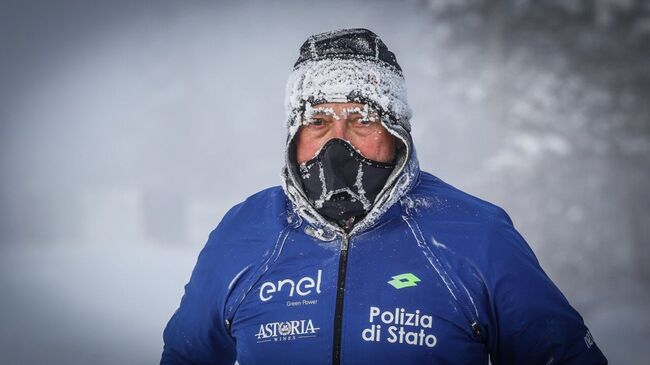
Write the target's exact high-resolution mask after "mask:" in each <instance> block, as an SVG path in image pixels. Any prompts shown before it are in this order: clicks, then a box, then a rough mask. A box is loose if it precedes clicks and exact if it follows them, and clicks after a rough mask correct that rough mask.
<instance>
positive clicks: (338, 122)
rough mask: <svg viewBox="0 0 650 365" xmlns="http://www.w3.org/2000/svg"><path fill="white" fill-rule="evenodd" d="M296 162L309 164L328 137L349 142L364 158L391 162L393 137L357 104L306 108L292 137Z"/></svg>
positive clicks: (370, 110) (369, 111) (374, 115)
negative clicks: (294, 140)
mask: <svg viewBox="0 0 650 365" xmlns="http://www.w3.org/2000/svg"><path fill="white" fill-rule="evenodd" d="M296 138H297V141H296V160H297V162H298V163H299V164H301V163H303V162H305V161H309V160H311V159H312V158H314V156H315V155H316V153H317V152H318V151H319V150H320V148H321V147H322V146H323V145H324V144H325V143H327V141H329V140H330V139H332V138H340V139H342V140H345V141H348V142H350V143H351V144H352V145H353V146H354V147H355V148H356V149H357V150H358V151H359V152H360V153H361V154H362V155H363V156H364V157H366V158H368V159H370V160H375V161H380V162H391V161H393V159H394V158H395V147H396V142H395V137H393V136H392V135H391V134H390V133H389V132H388V131H387V130H386V128H384V126H383V125H382V124H381V122H380V119H379V114H378V112H377V111H375V110H374V109H373V108H371V107H369V106H367V105H366V104H360V103H324V104H317V105H314V106H312V107H311V108H309V107H308V108H307V110H306V111H305V114H304V116H303V120H302V125H301V127H300V129H299V130H298V134H297V136H296Z"/></svg>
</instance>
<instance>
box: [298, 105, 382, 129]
mask: <svg viewBox="0 0 650 365" xmlns="http://www.w3.org/2000/svg"><path fill="white" fill-rule="evenodd" d="M354 116H359V119H356V120H355V121H356V122H362V123H364V124H369V123H372V122H376V121H379V120H380V116H379V112H378V111H377V110H376V109H375V108H373V107H371V106H369V105H368V104H364V105H363V107H358V106H356V107H350V108H345V109H343V112H342V114H341V115H338V114H337V113H336V112H335V111H334V109H332V108H325V107H319V106H312V105H311V104H310V103H305V112H304V113H303V118H302V122H301V125H314V124H315V125H319V124H320V123H321V122H322V121H323V120H322V117H330V118H333V119H334V120H341V119H344V120H345V119H348V118H350V117H354ZM319 117H320V118H319Z"/></svg>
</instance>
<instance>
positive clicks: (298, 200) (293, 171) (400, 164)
mask: <svg viewBox="0 0 650 365" xmlns="http://www.w3.org/2000/svg"><path fill="white" fill-rule="evenodd" d="M386 119H389V117H388V116H387V115H382V121H381V123H382V125H383V126H384V127H385V128H386V129H387V130H388V131H389V132H390V133H391V134H392V135H393V136H395V137H397V138H398V139H399V140H400V141H401V142H402V143H403V144H404V148H401V149H400V150H399V151H398V156H397V163H396V166H395V169H394V170H393V172H392V173H391V174H390V176H389V177H388V179H387V181H386V184H385V185H384V187H383V189H382V190H381V191H380V192H379V194H378V195H377V198H376V199H375V202H374V204H373V206H372V208H371V210H370V211H369V212H368V214H367V215H366V216H365V217H364V218H363V219H362V220H360V221H359V222H357V223H355V225H354V226H353V228H352V230H351V231H350V233H349V234H350V235H353V234H356V233H360V232H363V231H366V230H367V229H369V228H370V227H372V226H374V225H375V224H376V223H378V222H379V221H380V219H381V218H382V216H384V214H385V213H386V211H388V209H390V208H391V207H392V206H393V205H394V204H395V203H397V202H398V201H399V200H400V199H401V198H402V197H404V196H405V195H406V194H407V193H408V192H409V191H410V190H411V189H412V188H413V187H414V186H415V185H416V183H417V179H418V176H419V173H420V168H419V165H418V160H417V156H416V153H415V148H414V146H413V140H412V138H411V134H410V133H409V131H407V130H406V129H405V128H404V127H402V126H401V125H400V124H395V123H391V122H390V121H386ZM297 130H298V129H297V128H296V129H295V130H291V129H290V130H289V131H290V132H289V135H288V137H287V144H286V147H285V159H284V160H285V166H284V168H283V169H282V188H283V189H284V192H285V194H286V195H287V197H288V198H289V201H290V202H291V209H292V210H293V211H294V212H295V213H296V214H297V215H299V216H300V217H301V218H302V219H304V220H306V221H307V222H308V223H309V224H310V225H312V226H313V227H314V228H315V236H316V237H317V238H319V239H321V240H325V241H328V240H331V239H333V238H334V237H335V235H333V234H332V233H341V234H343V233H344V232H343V229H342V228H341V227H339V226H338V225H336V224H335V223H333V222H331V221H329V220H328V219H326V218H324V217H323V216H322V215H320V214H319V213H318V212H317V211H316V209H315V208H314V206H313V205H312V204H311V203H310V202H309V200H308V198H307V196H306V194H305V192H304V190H303V187H302V184H301V181H300V178H299V175H298V171H297V165H296V163H295V156H296V151H295V143H294V140H295V135H296V132H297Z"/></svg>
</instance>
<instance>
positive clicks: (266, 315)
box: [161, 29, 607, 365]
mask: <svg viewBox="0 0 650 365" xmlns="http://www.w3.org/2000/svg"><path fill="white" fill-rule="evenodd" d="M286 104H287V113H288V138H287V148H286V166H285V169H284V172H283V177H284V181H283V186H282V188H280V187H273V188H269V189H267V190H264V191H262V192H259V193H257V194H255V195H253V196H251V197H249V198H248V199H247V200H246V201H244V202H243V203H241V204H239V205H237V206H235V207H234V208H232V209H231V210H230V211H229V212H228V213H227V214H226V215H225V216H224V218H223V220H222V221H221V223H220V224H219V226H218V227H217V228H216V229H215V230H214V231H213V232H212V233H211V234H210V237H209V240H208V242H207V244H206V246H205V248H204V249H203V251H202V252H201V254H200V256H199V259H198V262H197V264H196V267H195V269H194V272H193V273H192V277H191V279H190V282H189V283H188V284H187V286H186V287H185V295H184V297H183V299H182V301H181V304H180V307H179V309H178V310H177V311H176V313H174V315H173V317H172V318H171V320H170V322H169V324H168V325H167V328H166V329H165V333H164V339H165V346H164V351H163V354H162V360H161V364H233V363H234V362H235V361H237V362H238V363H239V364H241V365H245V364H487V363H488V358H489V360H490V361H491V363H492V364H606V363H607V360H606V359H605V357H604V356H603V354H602V353H601V351H600V350H599V349H598V347H597V346H596V344H595V343H594V340H593V338H592V336H591V334H590V333H589V331H588V329H587V328H586V327H585V325H584V324H583V320H582V318H581V317H580V315H579V314H578V313H577V312H576V311H575V310H574V309H573V308H572V307H571V306H570V304H569V303H568V302H567V300H566V299H565V298H564V296H563V295H562V293H560V291H559V290H558V289H557V288H556V287H555V285H554V284H553V283H552V282H551V280H550V279H549V278H548V277H547V276H546V274H545V273H544V271H543V270H542V269H541V268H540V266H539V263H538V262H537V259H536V258H535V256H534V254H533V252H532V251H531V250H530V248H529V247H528V245H527V244H526V242H525V241H524V239H523V238H522V237H521V236H520V235H519V234H518V233H517V231H516V230H515V229H514V227H513V225H512V222H511V220H510V218H509V217H508V215H507V214H506V213H505V212H504V211H503V210H502V209H501V208H499V207H496V206H494V205H492V204H490V203H487V202H485V201H482V200H480V199H478V198H475V197H473V196H470V195H468V194H465V193H463V192H461V191H459V190H457V189H455V188H453V187H452V186H450V185H448V184H446V183H444V182H442V181H441V180H440V179H438V178H436V177H434V176H432V175H430V174H428V173H426V172H422V171H420V170H419V168H418V162H417V159H416V155H415V149H414V147H413V141H412V139H411V135H410V128H411V127H410V124H409V120H410V118H411V111H410V109H409V107H408V104H407V101H406V89H405V86H404V78H403V75H402V70H401V68H400V66H399V65H398V63H397V61H396V59H395V56H394V54H393V53H392V52H390V51H389V50H388V48H387V47H386V46H385V44H384V43H383V42H382V41H381V40H380V39H379V38H378V37H377V36H376V35H375V34H374V33H372V32H370V31H368V30H365V29H344V30H339V31H334V32H328V33H323V34H317V35H314V36H311V37H310V38H309V39H308V40H307V41H306V42H305V43H304V44H303V45H302V47H301V49H300V56H299V58H298V61H297V62H296V63H295V65H294V69H293V72H292V74H291V76H290V78H289V82H288V85H287V95H286Z"/></svg>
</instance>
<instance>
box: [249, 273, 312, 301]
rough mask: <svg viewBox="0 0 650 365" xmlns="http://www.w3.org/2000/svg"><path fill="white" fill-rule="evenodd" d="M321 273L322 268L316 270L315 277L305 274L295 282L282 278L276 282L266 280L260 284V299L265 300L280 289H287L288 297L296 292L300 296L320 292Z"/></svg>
mask: <svg viewBox="0 0 650 365" xmlns="http://www.w3.org/2000/svg"><path fill="white" fill-rule="evenodd" d="M322 275H323V271H322V270H318V272H317V273H316V278H315V279H314V278H312V277H309V276H305V277H302V278H300V279H299V280H298V281H297V282H296V281H294V280H293V279H282V280H278V281H277V282H274V281H267V282H265V283H263V284H262V285H261V286H260V300H261V301H263V302H266V301H267V300H270V299H271V298H273V294H274V293H279V292H281V291H288V292H289V293H288V294H289V297H293V294H294V293H295V294H298V295H299V296H301V297H304V296H306V295H309V294H311V293H312V290H313V291H316V293H318V294H320V282H321V277H322Z"/></svg>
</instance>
